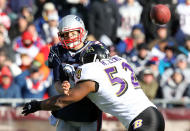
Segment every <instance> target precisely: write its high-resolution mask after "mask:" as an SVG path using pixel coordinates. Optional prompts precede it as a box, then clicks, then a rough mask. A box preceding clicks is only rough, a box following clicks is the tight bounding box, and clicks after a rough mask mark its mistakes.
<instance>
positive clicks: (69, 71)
mask: <svg viewBox="0 0 190 131" xmlns="http://www.w3.org/2000/svg"><path fill="white" fill-rule="evenodd" d="M62 68H63V71H64V72H65V73H66V74H67V75H68V76H69V78H71V79H72V80H74V74H75V68H74V66H73V65H70V64H62Z"/></svg>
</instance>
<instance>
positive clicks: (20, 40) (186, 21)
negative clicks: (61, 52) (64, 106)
mask: <svg viewBox="0 0 190 131" xmlns="http://www.w3.org/2000/svg"><path fill="white" fill-rule="evenodd" d="M155 4H165V5H167V6H168V7H169V8H170V10H171V15H172V16H171V20H170V22H169V23H167V24H166V25H161V26H160V25H156V24H154V23H153V22H152V21H151V19H150V10H151V7H152V6H154V5H155ZM68 14H75V15H78V16H80V17H81V18H82V19H83V20H84V23H85V25H86V29H87V30H88V37H87V39H88V40H92V41H93V40H99V41H102V42H104V43H105V44H106V45H107V46H108V48H109V50H110V54H111V55H119V56H122V57H124V58H126V59H127V60H128V61H129V63H130V64H131V66H132V67H133V69H134V71H135V73H136V74H137V77H138V79H139V81H140V84H141V86H142V89H143V91H144V92H145V94H146V95H147V96H148V98H149V99H151V100H153V99H156V98H163V99H168V100H181V101H185V100H186V99H188V98H190V79H188V78H190V0H0V98H42V99H44V98H48V97H50V96H53V95H56V94H57V92H56V91H55V89H54V87H53V75H52V71H51V70H50V69H49V68H48V65H47V60H48V54H49V50H50V47H51V46H52V45H54V44H57V43H59V39H58V36H57V32H58V29H57V25H58V22H59V20H60V19H61V18H62V17H63V16H65V15H68ZM169 106H171V107H173V106H188V105H183V104H182V105H169Z"/></svg>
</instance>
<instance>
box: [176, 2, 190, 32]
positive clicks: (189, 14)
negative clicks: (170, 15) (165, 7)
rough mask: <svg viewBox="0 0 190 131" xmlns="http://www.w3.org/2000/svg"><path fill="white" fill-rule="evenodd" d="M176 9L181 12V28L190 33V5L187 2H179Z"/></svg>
mask: <svg viewBox="0 0 190 131" xmlns="http://www.w3.org/2000/svg"><path fill="white" fill-rule="evenodd" d="M176 10H177V13H178V14H179V21H180V28H181V30H182V31H183V32H184V33H185V34H187V35H190V5H186V4H185V3H182V4H178V6H177V7H176Z"/></svg>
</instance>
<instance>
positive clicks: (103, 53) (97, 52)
mask: <svg viewBox="0 0 190 131" xmlns="http://www.w3.org/2000/svg"><path fill="white" fill-rule="evenodd" d="M106 58H109V51H108V49H106V47H105V46H103V45H101V44H92V45H90V46H88V47H86V48H85V49H84V50H83V51H82V52H81V55H80V62H81V64H86V63H90V62H95V61H100V60H102V59H106Z"/></svg>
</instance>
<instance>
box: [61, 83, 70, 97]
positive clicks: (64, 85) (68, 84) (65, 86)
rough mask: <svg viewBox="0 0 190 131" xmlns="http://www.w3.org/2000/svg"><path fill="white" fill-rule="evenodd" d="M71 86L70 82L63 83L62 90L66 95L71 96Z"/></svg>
mask: <svg viewBox="0 0 190 131" xmlns="http://www.w3.org/2000/svg"><path fill="white" fill-rule="evenodd" d="M70 87H71V85H70V83H69V82H68V81H63V83H62V88H63V90H64V94H65V95H67V96H69V89H70Z"/></svg>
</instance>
